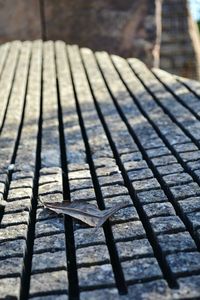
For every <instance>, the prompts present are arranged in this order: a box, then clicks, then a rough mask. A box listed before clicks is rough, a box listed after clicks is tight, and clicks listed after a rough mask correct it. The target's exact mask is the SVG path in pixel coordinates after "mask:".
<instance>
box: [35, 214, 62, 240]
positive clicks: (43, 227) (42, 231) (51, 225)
mask: <svg viewBox="0 0 200 300" xmlns="http://www.w3.org/2000/svg"><path fill="white" fill-rule="evenodd" d="M63 232H64V222H63V218H54V219H49V220H44V221H39V222H36V225H35V236H36V237H41V236H45V235H50V234H56V233H63Z"/></svg>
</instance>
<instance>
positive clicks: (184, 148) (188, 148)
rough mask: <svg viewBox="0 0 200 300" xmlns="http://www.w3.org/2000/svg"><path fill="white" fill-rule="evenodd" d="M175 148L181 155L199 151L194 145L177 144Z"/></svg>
mask: <svg viewBox="0 0 200 300" xmlns="http://www.w3.org/2000/svg"><path fill="white" fill-rule="evenodd" d="M173 147H174V149H175V150H176V151H177V152H179V153H181V152H188V151H195V150H198V148H197V146H196V145H195V144H193V143H186V144H177V145H174V146H173Z"/></svg>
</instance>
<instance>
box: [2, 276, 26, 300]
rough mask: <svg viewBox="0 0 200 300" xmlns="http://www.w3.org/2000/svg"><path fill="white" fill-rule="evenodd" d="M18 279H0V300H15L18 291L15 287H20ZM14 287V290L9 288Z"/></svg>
mask: <svg viewBox="0 0 200 300" xmlns="http://www.w3.org/2000/svg"><path fill="white" fill-rule="evenodd" d="M20 280H21V279H20V277H19V276H18V277H14V278H13V277H7V278H1V279H0V290H1V296H0V297H1V299H6V298H7V299H17V298H18V296H19V290H18V288H17V287H19V285H20ZM11 287H16V288H11Z"/></svg>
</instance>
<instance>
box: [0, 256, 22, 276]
mask: <svg viewBox="0 0 200 300" xmlns="http://www.w3.org/2000/svg"><path fill="white" fill-rule="evenodd" d="M22 263H23V258H22V257H11V258H5V259H3V260H1V268H0V277H1V278H2V277H7V276H10V277H12V276H13V277H14V276H16V277H17V276H21V275H22Z"/></svg>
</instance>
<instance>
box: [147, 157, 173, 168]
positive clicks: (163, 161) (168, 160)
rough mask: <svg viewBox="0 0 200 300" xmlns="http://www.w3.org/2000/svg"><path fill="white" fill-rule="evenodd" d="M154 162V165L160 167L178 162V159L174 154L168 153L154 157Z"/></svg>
mask: <svg viewBox="0 0 200 300" xmlns="http://www.w3.org/2000/svg"><path fill="white" fill-rule="evenodd" d="M152 163H153V164H154V166H156V167H159V166H166V165H170V164H174V163H177V160H176V158H175V157H174V156H173V155H166V156H161V157H157V158H153V159H152Z"/></svg>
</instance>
